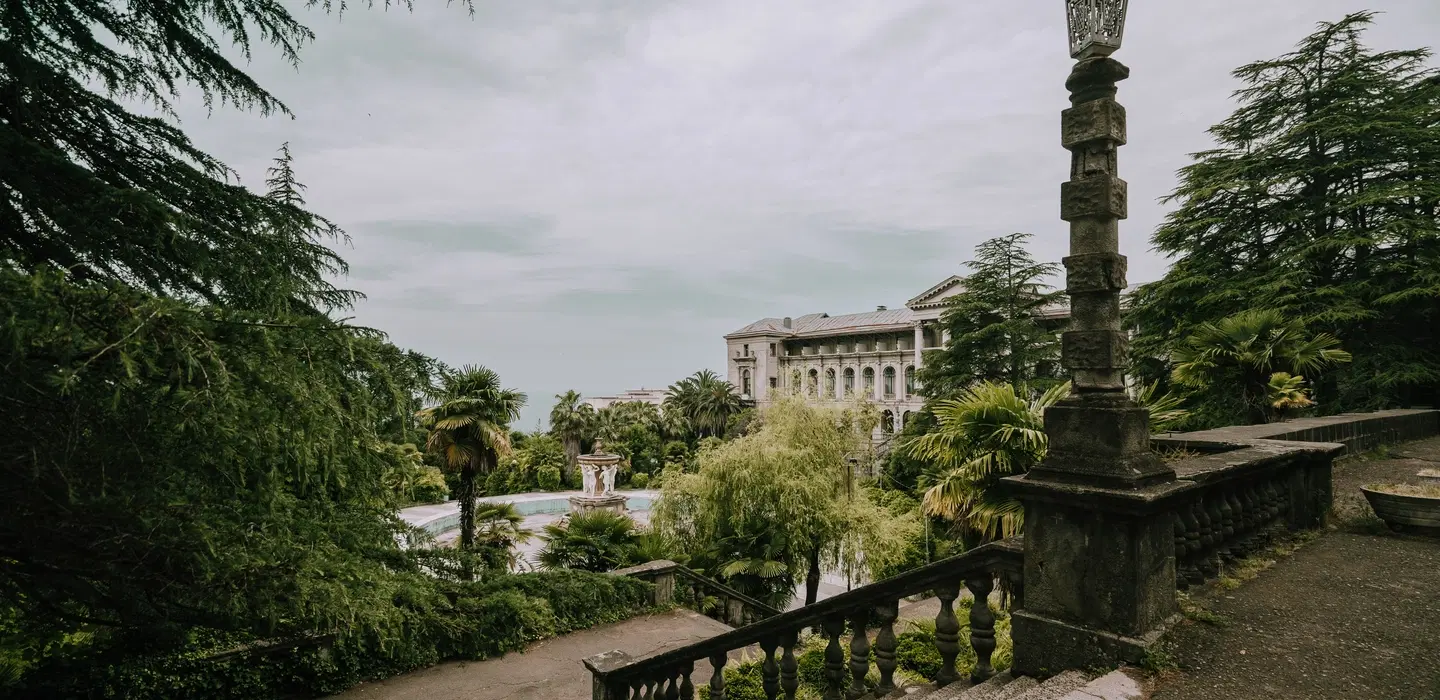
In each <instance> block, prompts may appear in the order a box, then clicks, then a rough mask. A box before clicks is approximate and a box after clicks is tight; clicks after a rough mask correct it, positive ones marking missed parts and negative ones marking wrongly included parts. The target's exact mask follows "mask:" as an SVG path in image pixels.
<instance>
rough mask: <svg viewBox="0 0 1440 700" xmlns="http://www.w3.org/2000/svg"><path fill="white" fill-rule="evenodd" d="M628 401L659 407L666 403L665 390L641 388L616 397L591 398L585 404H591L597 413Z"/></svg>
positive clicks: (585, 400) (624, 392)
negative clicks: (612, 405)
mask: <svg viewBox="0 0 1440 700" xmlns="http://www.w3.org/2000/svg"><path fill="white" fill-rule="evenodd" d="M626 401H639V402H640V403H648V404H650V405H652V406H657V407H658V406H659V405H660V404H662V403H664V402H665V390H664V389H645V388H640V389H631V390H629V391H622V392H620V393H619V394H617V395H615V396H591V397H589V398H586V399H584V403H587V404H590V407H591V408H594V409H595V410H597V411H598V410H600V409H602V408H605V407H607V406H609V405H611V404H617V403H622V402H626Z"/></svg>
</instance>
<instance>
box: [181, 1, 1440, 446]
mask: <svg viewBox="0 0 1440 700" xmlns="http://www.w3.org/2000/svg"><path fill="white" fill-rule="evenodd" d="M287 4H290V5H292V6H296V7H299V6H301V5H302V4H303V3H300V2H296V0H289V1H288V3H287ZM382 4H383V3H382ZM351 5H352V7H351V8H350V9H348V10H347V11H346V12H345V13H344V14H343V15H340V16H337V15H335V14H325V13H323V12H321V11H318V10H310V11H304V10H300V11H297V15H298V16H299V17H300V19H301V20H302V21H304V22H305V23H306V24H308V25H309V26H310V27H311V29H313V30H314V32H315V34H316V40H315V41H314V42H313V43H312V44H310V45H308V46H306V47H305V48H304V49H303V50H302V52H301V63H300V65H299V66H298V67H297V66H292V65H289V64H287V63H284V62H283V61H281V60H279V58H278V56H276V55H275V54H274V52H273V51H266V50H264V49H263V48H262V49H258V50H257V51H256V53H255V55H254V58H253V61H252V62H251V63H249V64H248V65H247V66H246V67H245V68H246V70H247V72H248V73H249V74H250V75H251V77H253V78H255V79H256V80H257V81H258V82H259V83H260V84H261V85H262V86H264V87H266V88H268V89H269V90H270V91H271V92H273V93H274V94H275V95H276V96H278V97H279V98H280V99H281V100H282V101H283V102H285V103H286V104H287V105H288V106H289V107H290V109H291V110H292V111H293V112H294V118H293V119H291V118H288V117H284V116H273V115H272V116H270V117H262V116H260V115H258V114H248V113H242V112H238V111H236V110H233V109H229V108H217V109H216V110H215V111H213V112H209V111H207V110H206V109H205V108H204V107H203V106H202V105H201V104H199V103H198V101H189V102H185V103H182V104H181V105H180V109H179V114H180V116H181V120H182V121H181V125H182V127H183V128H184V129H185V131H186V132H187V133H188V134H190V136H191V138H192V139H193V140H194V141H195V142H196V144H197V145H199V146H200V147H201V148H203V149H205V150H206V151H208V152H209V153H211V154H213V155H215V156H217V157H219V158H220V159H221V160H223V161H224V162H226V163H227V164H229V165H230V166H231V167H232V168H234V169H235V171H236V172H237V173H238V174H239V176H240V178H241V182H243V183H245V184H248V185H250V186H251V187H255V188H257V189H260V188H263V180H264V175H265V168H266V167H267V165H268V164H269V161H270V159H271V158H272V157H273V156H274V155H275V152H276V150H277V149H278V148H279V147H280V145H281V143H284V142H288V143H289V144H290V146H291V149H292V152H293V154H294V158H295V168H296V171H297V174H298V176H299V178H300V180H301V181H302V182H304V183H305V184H306V185H307V186H308V190H307V195H308V201H309V204H310V206H311V208H312V209H313V210H315V211H316V212H317V213H320V214H322V215H324V216H326V217H328V218H330V219H331V220H332V221H334V222H335V223H336V224H338V225H339V226H340V227H341V228H343V229H345V231H346V232H347V233H348V234H349V236H350V238H351V240H350V242H349V244H348V245H347V246H346V247H344V248H343V249H342V250H341V253H342V255H343V256H344V257H345V258H346V259H347V260H348V261H349V263H350V265H351V274H350V276H349V278H348V279H346V280H344V281H343V283H344V285H345V286H348V287H350V288H353V289H357V290H359V291H361V292H363V293H364V294H365V295H366V297H367V298H366V299H365V300H364V301H362V302H360V304H359V305H358V306H357V307H356V309H355V310H354V312H353V316H354V317H355V322H357V323H360V324H363V325H367V326H371V327H375V328H379V329H381V330H384V331H386V332H388V333H389V334H390V337H391V339H392V340H393V341H394V342H395V343H397V344H398V345H401V346H403V347H408V348H414V349H417V350H420V351H422V352H425V353H427V354H430V355H433V356H435V357H438V358H440V359H441V360H443V361H445V362H447V363H449V364H452V365H461V364H466V363H476V364H483V365H486V366H488V367H490V368H492V369H494V370H496V371H497V372H499V373H500V375H501V377H502V378H503V380H504V383H505V384H506V386H509V387H513V388H516V389H519V390H521V391H523V392H526V393H527V394H528V395H529V397H530V401H529V405H528V406H527V408H526V410H525V412H524V413H523V414H522V417H521V419H520V421H519V422H518V423H517V425H516V427H517V428H522V429H532V428H535V427H537V425H539V424H541V423H542V422H543V420H544V417H545V415H546V414H548V412H549V409H550V407H551V406H552V405H553V403H554V398H553V397H554V395H555V394H556V393H559V392H563V391H565V390H567V389H574V390H576V391H579V392H581V393H582V394H585V395H605V394H613V393H616V392H619V391H622V390H625V389H635V388H641V387H646V388H663V387H665V386H667V385H669V384H670V383H672V382H674V381H676V380H677V379H680V378H681V377H684V376H686V375H689V374H692V373H694V372H695V371H697V370H700V369H703V368H710V369H714V370H716V371H717V372H721V373H722V374H723V371H724V364H725V344H724V340H723V339H722V336H723V335H724V334H725V333H727V332H730V331H732V330H735V329H737V328H739V327H741V326H744V325H746V324H748V323H750V322H752V321H754V320H757V319H759V318H762V317H765V316H801V315H803V314H806V313H814V312H826V313H830V314H832V315H838V314H843V313H856V312H862V311H869V310H873V309H874V308H875V307H876V306H877V305H882V304H883V305H889V306H891V307H892V308H894V307H897V306H901V305H903V304H904V302H905V301H906V300H907V299H909V298H910V297H912V296H914V295H916V294H918V293H920V292H921V291H924V290H925V289H926V288H928V287H930V286H931V285H933V284H934V283H936V282H938V281H940V280H942V279H944V278H945V277H947V276H948V275H951V274H956V273H963V272H964V270H965V268H964V262H965V261H966V260H967V259H968V257H969V254H970V252H971V250H973V248H974V246H975V245H976V244H978V243H980V242H981V241H983V240H985V239H988V238H992V237H995V236H999V235H1004V234H1008V233H1011V232H1016V231H1019V232H1026V233H1030V234H1033V235H1034V239H1033V240H1032V245H1031V250H1032V253H1033V254H1034V255H1035V256H1036V257H1037V258H1040V259H1042V260H1049V261H1058V260H1059V259H1060V258H1061V257H1063V256H1064V255H1065V254H1066V249H1067V246H1068V240H1067V236H1066V232H1067V228H1066V226H1067V225H1066V224H1065V223H1064V222H1062V221H1060V219H1059V188H1060V183H1061V182H1062V181H1064V180H1065V179H1067V178H1068V176H1069V155H1068V154H1067V153H1066V152H1065V151H1064V149H1063V148H1061V146H1060V143H1059V120H1060V110H1062V109H1063V108H1065V107H1066V106H1068V102H1067V101H1066V96H1067V93H1066V91H1065V88H1064V81H1065V76H1066V74H1067V73H1068V72H1069V69H1070V65H1071V60H1070V58H1069V55H1068V49H1067V45H1066V37H1065V27H1064V10H1063V8H1062V6H1061V3H1060V2H1058V1H1057V0H1012V1H1010V2H977V1H974V0H970V1H966V0H884V1H880V0H785V1H784V2H775V1H774V0H673V1H669V0H475V9H476V12H475V15H474V16H473V17H471V16H470V15H469V14H468V13H467V12H466V11H465V10H464V9H463V8H461V7H459V6H458V5H451V6H449V7H447V6H446V3H445V2H442V1H441V0H415V8H414V10H413V12H407V11H405V10H403V9H394V8H391V9H389V10H385V9H383V7H376V8H373V9H368V10H367V9H365V8H364V3H363V2H353V1H352V2H351ZM1362 9H1370V10H1376V11H1379V12H1381V13H1382V14H1381V15H1380V16H1379V17H1378V18H1377V20H1376V23H1375V25H1374V27H1373V28H1372V29H1371V30H1370V32H1369V34H1368V43H1369V45H1370V46H1372V47H1374V48H1377V49H1391V48H1396V49H1398V48H1416V47H1421V46H1431V47H1437V42H1436V38H1437V37H1440V2H1436V0H1368V2H1367V3H1364V4H1360V3H1357V2H1353V1H1348V2H1347V1H1342V0H1207V1H1206V2H1204V3H1190V2H1176V1H1175V0H1138V1H1135V2H1132V3H1131V9H1130V12H1129V19H1128V22H1127V24H1126V27H1125V37H1124V45H1123V48H1122V49H1121V50H1120V51H1119V52H1118V53H1117V54H1116V58H1118V59H1120V60H1121V61H1122V62H1124V63H1126V64H1127V65H1128V66H1129V67H1130V69H1131V78H1130V79H1129V80H1127V81H1125V82H1123V83H1121V84H1120V93H1119V100H1120V102H1121V103H1122V104H1124V105H1125V107H1126V109H1127V111H1128V116H1129V143H1128V145H1126V146H1124V147H1123V148H1122V149H1121V150H1120V174H1121V177H1123V178H1124V179H1126V180H1127V181H1128V182H1129V185H1130V218H1129V219H1128V220H1127V221H1125V222H1122V224H1121V249H1122V250H1121V252H1123V253H1124V254H1126V255H1127V256H1129V258H1130V281H1131V282H1132V283H1136V282H1146V281H1151V280H1154V279H1157V278H1159V277H1160V276H1161V275H1163V274H1164V271H1165V269H1166V264H1167V263H1166V261H1165V260H1164V259H1163V257H1161V256H1159V255H1157V254H1155V253H1153V252H1151V251H1150V250H1149V247H1150V246H1149V236H1150V232H1151V231H1152V230H1153V229H1154V228H1155V226H1156V225H1157V224H1158V223H1160V221H1161V220H1162V219H1163V217H1164V215H1165V213H1166V212H1167V210H1168V209H1169V208H1170V207H1169V206H1168V205H1165V204H1162V203H1161V202H1160V201H1159V200H1160V198H1161V197H1163V196H1164V195H1166V194H1167V193H1168V192H1170V190H1171V189H1172V188H1173V187H1174V185H1175V174H1174V173H1175V171H1176V170H1177V169H1178V168H1180V167H1182V166H1184V165H1185V164H1186V163H1187V162H1188V160H1189V159H1188V155H1187V154H1189V153H1193V152H1195V151H1199V150H1202V149H1205V148H1207V147H1209V146H1210V143H1211V142H1210V139H1209V137H1208V136H1207V134H1206V131H1205V130H1206V129H1207V128H1208V127H1209V126H1210V125H1212V124H1214V123H1216V122H1218V121H1220V120H1222V119H1224V118H1225V117H1226V116H1227V115H1228V114H1229V113H1230V111H1231V110H1232V109H1233V108H1234V103H1233V102H1232V101H1231V99H1230V95H1231V92H1232V91H1233V90H1235V89H1236V88H1237V87H1238V83H1237V82H1236V81H1235V80H1234V79H1233V78H1232V77H1231V76H1230V71H1231V70H1233V69H1234V68H1236V67H1237V66H1239V65H1242V64H1244V63H1247V62H1250V61H1254V60H1258V59H1263V58H1271V57H1274V56H1278V55H1279V54H1281V53H1284V52H1285V51H1287V50H1289V49H1290V48H1291V47H1292V46H1293V45H1294V44H1295V43H1296V42H1297V41H1299V40H1300V38H1301V37H1303V36H1304V35H1306V34H1308V33H1310V32H1311V31H1312V30H1313V29H1314V27H1315V24H1316V23H1317V22H1321V21H1335V20H1338V19H1340V18H1341V17H1343V16H1344V15H1345V14H1346V13H1348V12H1353V11H1357V10H1362ZM1437 48H1440V47H1437ZM1057 281H1058V280H1057Z"/></svg>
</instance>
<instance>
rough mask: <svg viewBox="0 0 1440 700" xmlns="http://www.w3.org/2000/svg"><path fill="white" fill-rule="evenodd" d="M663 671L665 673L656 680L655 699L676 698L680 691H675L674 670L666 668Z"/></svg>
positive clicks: (667, 699)
mask: <svg viewBox="0 0 1440 700" xmlns="http://www.w3.org/2000/svg"><path fill="white" fill-rule="evenodd" d="M661 673H663V674H665V675H663V676H660V680H658V681H656V682H655V700H675V696H676V695H679V693H676V692H675V678H674V676H672V675H671V674H672V673H673V672H672V671H671V670H670V669H666V670H664V671H661Z"/></svg>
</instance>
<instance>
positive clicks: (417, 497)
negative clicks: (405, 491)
mask: <svg viewBox="0 0 1440 700" xmlns="http://www.w3.org/2000/svg"><path fill="white" fill-rule="evenodd" d="M449 497H450V487H449V486H447V485H446V484H445V475H444V474H442V473H440V470H439V469H437V468H435V467H430V466H426V467H421V468H420V470H419V474H417V475H416V477H415V482H414V484H413V485H412V486H411V487H410V498H411V499H412V500H414V501H415V502H416V503H441V502H444V501H445V499H447V498H449Z"/></svg>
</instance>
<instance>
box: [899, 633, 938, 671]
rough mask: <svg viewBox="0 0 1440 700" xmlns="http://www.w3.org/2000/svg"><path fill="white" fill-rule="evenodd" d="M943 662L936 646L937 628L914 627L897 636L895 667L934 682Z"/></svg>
mask: <svg viewBox="0 0 1440 700" xmlns="http://www.w3.org/2000/svg"><path fill="white" fill-rule="evenodd" d="M942 664H943V660H942V659H941V658H940V649H939V648H937V647H936V646H935V627H934V623H931V625H930V626H929V627H924V626H921V627H914V628H912V629H909V630H906V631H904V632H901V633H900V634H897V635H895V665H896V666H899V667H900V668H903V669H905V670H906V671H910V672H911V673H915V674H917V675H919V676H921V677H923V678H925V679H926V680H930V681H933V680H935V676H936V675H938V674H939V673H940V667H941V665H942Z"/></svg>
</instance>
